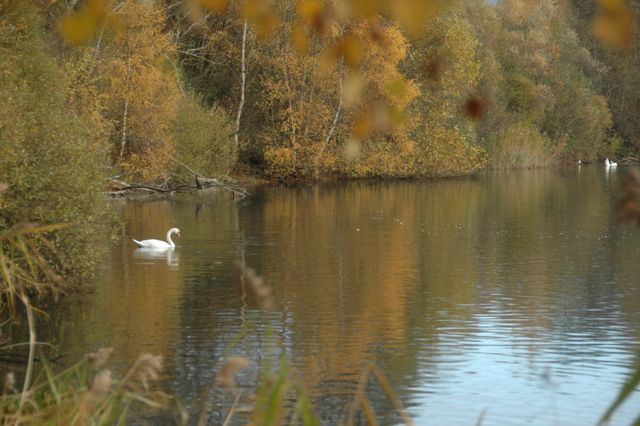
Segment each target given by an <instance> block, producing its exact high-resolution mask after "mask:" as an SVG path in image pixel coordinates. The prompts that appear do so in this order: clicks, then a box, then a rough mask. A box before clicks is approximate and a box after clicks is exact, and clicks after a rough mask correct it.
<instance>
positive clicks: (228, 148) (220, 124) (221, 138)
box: [173, 96, 236, 176]
mask: <svg viewBox="0 0 640 426" xmlns="http://www.w3.org/2000/svg"><path fill="white" fill-rule="evenodd" d="M173 132H174V134H175V138H176V154H177V156H178V158H179V159H180V161H182V162H184V163H186V164H189V166H191V167H192V168H193V169H194V170H196V171H198V172H199V173H202V174H204V175H205V176H221V175H225V174H227V173H229V171H230V170H231V169H232V168H233V165H234V163H235V159H236V152H235V147H234V144H233V123H232V122H231V120H230V118H229V117H228V115H227V113H226V112H225V111H224V110H223V109H222V108H218V107H213V108H210V109H208V108H206V107H204V106H203V105H202V104H201V103H200V102H199V101H198V100H197V99H196V98H195V97H193V96H184V97H183V98H182V99H181V100H180V103H179V105H178V115H177V117H176V120H175V125H174V129H173Z"/></svg>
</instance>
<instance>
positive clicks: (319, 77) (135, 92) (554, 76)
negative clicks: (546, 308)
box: [0, 0, 640, 420]
mask: <svg viewBox="0 0 640 426" xmlns="http://www.w3.org/2000/svg"><path fill="white" fill-rule="evenodd" d="M383 3H385V2H366V1H365V2H362V1H355V0H353V1H349V0H344V1H324V0H300V1H288V2H287V1H280V0H278V1H272V2H262V1H259V0H244V1H226V0H183V1H178V2H174V1H162V0H157V1H153V0H150V1H142V0H140V1H136V0H84V1H82V0H81V1H78V0H58V1H47V0H43V1H34V2H29V1H22V0H0V272H1V274H0V286H1V287H0V311H1V312H2V315H3V316H4V315H15V312H16V310H15V306H14V305H16V304H18V303H22V305H23V306H24V312H27V313H28V315H27V316H28V317H29V318H31V315H33V307H32V306H31V304H30V297H31V296H33V295H38V296H40V298H41V299H40V300H42V298H44V297H48V296H55V295H58V294H60V293H61V292H62V291H69V290H72V289H74V288H77V287H80V286H82V285H83V284H85V283H86V282H88V279H89V277H90V276H91V274H92V273H93V271H94V270H95V267H96V266H97V265H98V264H99V260H100V258H101V256H102V254H103V250H104V247H105V243H107V242H108V241H109V240H110V238H111V237H110V235H111V230H110V227H111V223H112V218H111V216H110V213H109V209H108V206H107V202H106V200H105V197H104V194H105V192H107V191H109V190H114V189H116V190H117V189H121V188H133V187H146V188H147V189H148V190H154V188H156V189H160V190H161V191H171V190H172V189H171V188H177V187H180V186H185V183H184V182H186V181H187V180H193V179H195V184H192V185H193V186H194V187H201V186H203V182H205V183H212V182H217V181H214V180H213V179H209V178H224V177H227V176H228V175H230V174H232V173H233V172H234V170H235V171H238V170H240V171H243V172H245V173H255V174H260V175H266V176H268V177H278V178H291V177H293V178H303V179H307V178H312V179H316V178H319V179H322V178H334V177H339V178H343V177H355V178H360V177H449V176H463V175H469V174H472V173H475V172H477V171H479V170H482V169H485V168H487V167H490V168H521V167H544V166H548V165H551V164H554V163H559V162H562V161H575V160H577V159H582V160H591V161H595V160H598V159H602V158H604V157H616V156H621V155H634V156H639V155H638V151H640V142H639V141H640V137H639V136H640V127H639V126H640V124H638V121H637V120H636V119H635V116H634V114H635V112H636V111H637V110H638V104H637V103H638V97H637V96H636V95H635V93H636V91H634V90H635V88H638V89H640V79H638V78H637V75H638V71H637V70H638V69H639V67H638V65H640V64H638V63H637V62H638V60H639V59H638V57H639V55H637V52H638V49H639V48H640V47H639V46H640V45H639V44H638V43H637V38H638V34H637V32H636V31H635V28H636V27H637V26H638V25H637V24H638V22H637V21H638V19H639V18H638V17H639V16H640V3H638V2H636V1H631V2H628V3H627V2H624V1H622V0H608V1H606V2H605V1H600V2H598V1H586V0H555V1H554V0H544V1H533V0H500V1H497V2H495V3H488V2H485V1H483V0H469V1H454V2H440V1H436V0H434V1H433V2H423V1H415V0H398V1H396V2H393V3H390V5H386V4H383ZM150 188H151V189H150ZM63 277H64V279H63ZM9 307H10V308H11V309H9ZM5 308H6V310H5ZM8 312H9V313H8ZM28 321H29V324H30V325H29V327H30V328H32V327H31V322H32V319H28ZM31 337H32V339H35V334H34V333H32V336H31ZM31 348H32V350H33V345H31ZM33 359H34V354H33V353H30V354H29V364H30V366H29V367H28V369H27V370H28V371H29V372H30V371H31V370H32V361H33ZM150 365H151V364H150ZM153 367H154V369H153V371H154V374H155V371H157V369H158V368H156V365H155V364H153ZM81 368H86V367H81ZM83 371H86V370H83ZM94 373H95V374H94V375H93V376H92V380H93V381H92V382H91V383H89V382H87V381H81V383H80V382H79V383H75V384H74V385H73V386H74V387H73V388H69V389H72V390H70V392H71V393H70V394H69V395H71V399H72V400H74V401H76V402H77V401H85V400H88V399H91V398H94V397H95V396H96V395H94V393H95V392H102V390H101V389H100V388H99V386H100V385H104V384H105V383H107V382H108V383H109V385H111V377H110V376H109V375H108V374H107V373H104V372H103V371H102V370H100V371H97V370H96V371H95V372H94ZM29 374H30V373H28V374H27V379H26V380H25V386H26V387H25V389H26V390H28V389H29V388H30V386H29V381H30V379H29ZM46 374H47V375H45V376H43V377H45V380H43V382H41V383H43V384H40V385H38V386H40V387H37V388H34V393H32V394H30V395H29V396H27V392H26V390H25V391H23V392H22V393H19V394H18V396H13V397H9V399H5V400H3V403H6V404H9V406H11V407H13V408H15V404H18V407H22V406H23V405H24V404H26V403H27V402H26V398H27V397H29V398H35V399H34V400H32V401H31V403H30V406H31V407H34V406H38V404H40V402H38V401H37V398H38V392H39V390H43V389H46V391H43V394H46V395H47V396H46V398H59V397H60V395H61V389H60V386H59V385H58V384H55V383H58V382H56V381H52V380H47V379H46V378H47V377H49V378H50V377H53V376H49V375H48V373H46ZM74 374H75V375H76V376H77V373H74ZM83 374H85V373H83ZM77 386H80V387H82V386H84V388H82V389H84V390H83V391H82V392H84V393H80V394H78V393H77ZM96 386H98V387H96ZM109 389H112V388H111V386H109ZM144 390H145V391H146V388H145V389H144ZM92 392H93V393H92ZM109 395H112V394H110V393H100V395H99V396H101V397H104V398H112V399H111V400H112V401H114V402H113V404H114V406H118V407H120V408H122V404H124V405H125V406H126V405H127V404H128V402H127V400H124V399H122V398H123V397H124V396H123V395H124V394H119V395H115V396H113V397H111V396H109ZM140 395H144V392H142V391H141V393H140ZM125 396H126V395H125ZM128 396H131V395H128ZM128 396H127V397H128ZM11 398H14V399H13V400H12V399H11ZM16 398H17V399H16ZM140 398H143V396H140ZM105 400H106V399H105ZM83 404H84V403H83ZM363 404H364V402H363ZM363 406H364V405H363ZM83 407H85V406H84V405H76V408H79V409H82V410H84V408H83ZM63 411H64V412H63ZM63 411H61V412H60V414H64V415H66V414H68V413H67V411H68V410H67V409H66V408H65V409H64V410H63ZM18 413H24V412H23V411H22V410H21V408H18ZM100 413H102V412H100ZM99 415H101V414H99ZM113 418H114V417H108V419H109V420H112V419H113ZM116 418H117V416H116Z"/></svg>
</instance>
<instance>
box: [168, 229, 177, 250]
mask: <svg viewBox="0 0 640 426" xmlns="http://www.w3.org/2000/svg"><path fill="white" fill-rule="evenodd" d="M173 232H174V231H169V232H167V242H168V243H169V245H170V246H171V247H175V246H176V245H175V244H174V243H173V240H172V239H171V234H173Z"/></svg>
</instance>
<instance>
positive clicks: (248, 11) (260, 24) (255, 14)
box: [240, 0, 280, 39]
mask: <svg viewBox="0 0 640 426" xmlns="http://www.w3.org/2000/svg"><path fill="white" fill-rule="evenodd" d="M240 13H241V14H242V16H243V17H244V18H245V19H246V20H247V21H249V23H250V24H251V25H253V26H254V28H255V31H256V34H257V35H258V37H260V38H262V39H265V38H268V37H271V36H272V35H274V34H275V32H276V29H277V28H278V25H280V18H279V17H278V15H276V13H275V12H274V10H273V8H272V7H271V6H270V5H269V3H268V2H266V1H264V0H244V1H243V2H242V3H241V5H240Z"/></svg>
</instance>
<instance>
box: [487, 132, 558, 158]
mask: <svg viewBox="0 0 640 426" xmlns="http://www.w3.org/2000/svg"><path fill="white" fill-rule="evenodd" d="M565 147H566V143H563V142H560V143H556V144H555V145H554V144H552V143H551V141H550V140H549V138H547V137H546V136H545V135H543V134H541V133H540V132H539V131H538V129H536V128H535V127H533V126H531V125H527V124H522V123H517V124H512V125H510V126H507V127H506V128H505V129H504V130H502V131H500V132H497V133H495V134H494V135H492V136H491V137H490V138H489V140H488V150H489V157H490V158H491V160H490V167H491V168H494V169H509V168H517V169H520V168H536V167H546V166H549V165H550V164H551V163H553V162H554V161H558V159H559V157H560V155H561V154H562V152H563V151H564V149H565Z"/></svg>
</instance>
